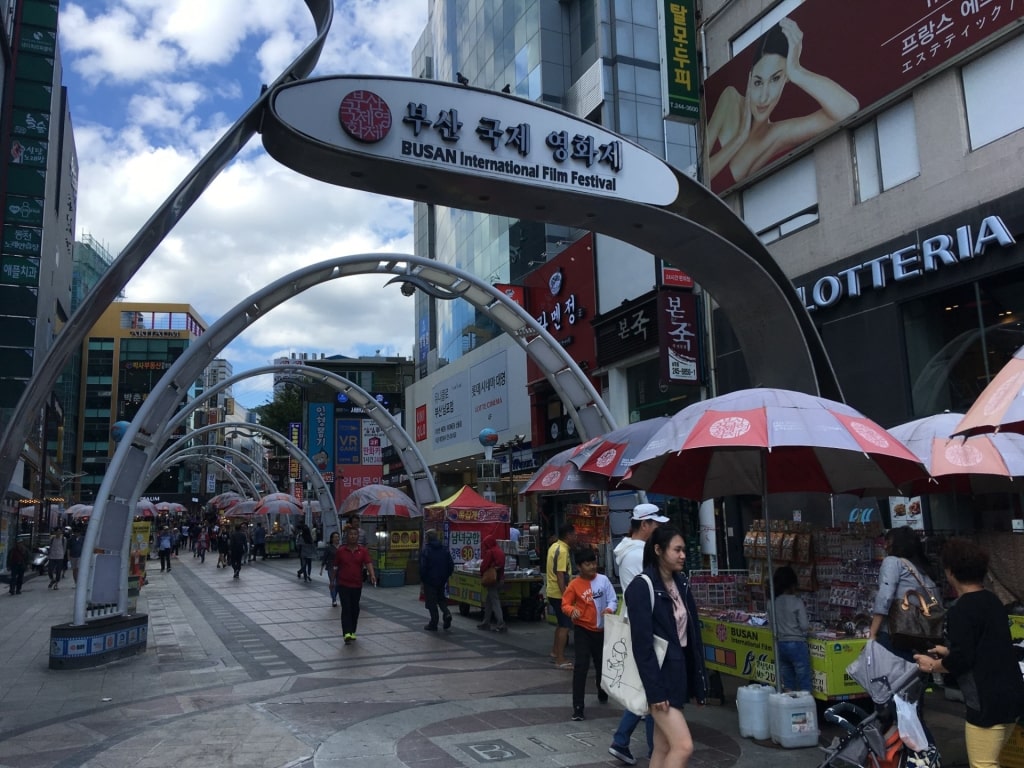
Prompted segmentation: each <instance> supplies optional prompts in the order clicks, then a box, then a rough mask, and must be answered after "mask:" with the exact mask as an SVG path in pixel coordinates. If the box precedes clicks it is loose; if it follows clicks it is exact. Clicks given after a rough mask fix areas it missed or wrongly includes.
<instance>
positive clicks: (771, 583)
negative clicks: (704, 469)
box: [761, 449, 782, 693]
mask: <svg viewBox="0 0 1024 768" xmlns="http://www.w3.org/2000/svg"><path fill="white" fill-rule="evenodd" d="M761 517H762V518H763V519H764V527H765V535H766V537H767V538H766V539H765V554H766V555H767V559H768V573H767V574H765V577H766V578H767V579H768V605H767V606H766V608H767V609H768V617H769V619H772V618H774V616H775V580H774V579H773V578H772V576H773V575H774V571H775V568H774V565H773V563H772V529H771V525H770V522H769V519H768V453H767V451H765V450H763V449H762V450H761ZM770 626H771V630H772V653H774V654H775V665H774V666H775V692H776V693H782V675H780V674H779V636H778V635H777V634H776V632H775V622H774V621H772V622H771V624H770Z"/></svg>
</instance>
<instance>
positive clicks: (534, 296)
mask: <svg viewBox="0 0 1024 768" xmlns="http://www.w3.org/2000/svg"><path fill="white" fill-rule="evenodd" d="M523 282H524V283H525V288H526V293H527V296H528V298H527V302H526V303H527V308H528V310H529V312H530V314H531V315H533V317H534V318H535V319H536V320H537V324H538V325H540V326H541V327H542V328H543V329H544V330H546V331H547V332H548V333H550V334H551V335H552V336H553V337H554V338H555V341H557V342H558V343H559V344H561V345H562V346H563V347H564V348H565V349H566V351H567V352H568V353H569V354H570V355H571V356H572V359H573V360H575V361H576V363H577V364H578V365H579V366H580V367H581V368H582V369H583V370H584V371H586V370H593V369H594V366H595V364H596V362H597V361H596V356H595V347H594V329H593V326H592V325H591V324H590V320H591V318H592V317H593V314H594V307H596V306H597V289H596V281H595V279H594V236H593V235H590V234H587V235H584V236H583V237H581V238H580V239H579V240H577V241H575V242H574V243H572V244H571V245H569V246H568V247H567V248H566V249H565V250H564V251H562V252H561V253H560V254H558V255H557V256H555V257H554V258H553V259H551V260H550V261H548V262H547V263H546V264H544V265H543V266H541V267H538V268H537V269H535V270H534V271H533V272H530V273H529V274H528V275H526V276H525V277H524V278H523ZM543 378H544V372H543V371H542V370H541V369H540V366H539V365H537V364H536V363H535V362H533V360H532V359H531V358H527V361H526V380H527V381H528V382H530V383H533V382H536V381H539V380H540V379H543Z"/></svg>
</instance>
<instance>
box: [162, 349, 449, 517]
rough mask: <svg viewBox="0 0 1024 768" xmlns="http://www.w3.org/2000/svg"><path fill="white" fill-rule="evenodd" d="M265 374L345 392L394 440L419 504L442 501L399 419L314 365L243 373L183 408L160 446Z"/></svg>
mask: <svg viewBox="0 0 1024 768" xmlns="http://www.w3.org/2000/svg"><path fill="white" fill-rule="evenodd" d="M265 373H275V374H277V373H282V374H293V375H296V376H302V377H305V378H307V379H310V380H313V381H318V382H320V383H323V384H327V385H329V386H331V387H332V388H333V389H334V390H335V391H338V392H344V393H345V394H346V395H347V396H348V397H350V398H352V400H353V401H355V403H356V404H357V405H358V406H359V407H361V408H362V409H363V410H364V411H366V412H367V413H368V414H369V416H370V418H372V419H373V420H374V422H375V423H376V424H377V426H379V427H380V428H381V429H382V430H384V434H385V435H387V438H388V440H390V441H391V444H392V445H394V446H395V448H396V450H398V452H399V456H400V457H401V460H402V466H403V467H405V471H406V474H408V475H409V478H410V481H411V483H412V493H413V498H414V499H415V500H416V503H417V504H419V505H420V506H421V507H422V506H425V505H427V504H432V503H433V502H435V501H440V499H441V497H440V496H439V495H438V492H437V486H436V485H435V483H434V476H433V475H432V474H431V472H430V467H429V466H428V465H427V462H426V459H424V458H423V454H422V453H420V450H419V448H417V447H416V443H415V442H414V441H413V440H412V439H411V438H410V437H409V433H408V432H406V431H405V429H404V428H403V427H402V425H401V424H399V423H398V421H397V420H396V419H395V417H394V416H392V415H391V414H390V413H388V412H387V411H386V410H385V409H383V408H381V407H380V405H379V404H378V403H377V401H376V400H375V399H374V398H373V396H372V395H371V394H370V393H369V392H367V391H366V390H365V389H363V388H362V387H360V386H358V385H357V384H356V383H355V382H353V381H351V380H350V379H347V378H345V377H344V376H341V375H339V374H337V373H334V372H333V371H326V370H324V369H323V368H316V367H314V366H311V365H305V364H304V363H287V364H285V365H264V366H260V367H259V368H250V369H249V370H247V371H244V372H243V373H240V374H238V375H236V376H232V377H231V378H230V379H227V380H225V381H222V382H220V383H219V384H217V385H215V386H213V387H211V388H210V389H208V390H206V391H204V392H203V394H202V395H200V396H199V397H197V398H195V399H193V400H189V401H188V402H186V403H185V404H184V405H183V406H182V407H181V409H180V410H179V411H178V412H177V413H175V414H174V416H172V417H171V418H170V419H169V420H168V421H167V423H166V424H165V425H164V427H163V430H162V431H160V432H158V433H157V434H155V435H153V442H154V443H156V444H157V445H161V444H162V443H163V442H165V441H166V440H167V439H168V438H169V437H170V435H171V433H172V432H173V431H174V429H175V427H177V426H178V425H179V424H181V423H182V422H184V421H185V419H186V418H188V415H189V414H190V413H192V412H193V411H195V410H196V408H198V407H199V406H201V405H202V404H203V403H204V402H206V401H207V400H211V399H213V398H214V397H215V396H217V395H218V394H220V393H221V392H222V391H224V390H226V389H228V388H229V387H231V386H233V385H234V384H236V383H238V382H239V381H243V380H245V379H248V378H252V377H253V376H261V375H263V374H265Z"/></svg>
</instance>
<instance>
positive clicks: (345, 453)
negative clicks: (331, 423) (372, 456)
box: [335, 419, 363, 471]
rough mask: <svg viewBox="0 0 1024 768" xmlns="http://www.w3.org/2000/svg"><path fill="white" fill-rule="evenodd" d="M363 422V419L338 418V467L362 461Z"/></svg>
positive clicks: (336, 427)
mask: <svg viewBox="0 0 1024 768" xmlns="http://www.w3.org/2000/svg"><path fill="white" fill-rule="evenodd" d="M362 424H363V420H362V419H338V422H337V424H336V426H335V429H336V434H337V438H338V445H337V448H338V461H337V466H338V467H341V466H348V465H350V464H361V463H362V445H363V426H362ZM339 471H340V470H339Z"/></svg>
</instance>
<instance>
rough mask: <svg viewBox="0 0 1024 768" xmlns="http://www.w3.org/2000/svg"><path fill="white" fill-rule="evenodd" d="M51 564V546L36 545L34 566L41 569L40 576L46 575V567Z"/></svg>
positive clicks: (33, 554)
mask: <svg viewBox="0 0 1024 768" xmlns="http://www.w3.org/2000/svg"><path fill="white" fill-rule="evenodd" d="M49 565H50V547H49V546H44V547H36V548H35V551H34V552H33V553H32V567H33V568H35V569H36V570H37V571H39V575H40V576H45V575H46V569H47V568H48V567H49Z"/></svg>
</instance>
